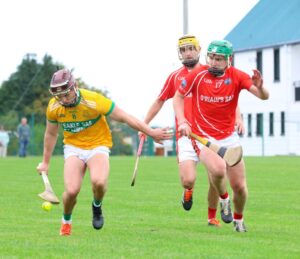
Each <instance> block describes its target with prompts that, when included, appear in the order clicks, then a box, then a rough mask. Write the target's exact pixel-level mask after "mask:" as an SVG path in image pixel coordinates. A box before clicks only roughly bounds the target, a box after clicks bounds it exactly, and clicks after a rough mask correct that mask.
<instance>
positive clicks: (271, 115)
mask: <svg viewBox="0 0 300 259" xmlns="http://www.w3.org/2000/svg"><path fill="white" fill-rule="evenodd" d="M269 135H270V136H274V113H273V112H270V113H269Z"/></svg>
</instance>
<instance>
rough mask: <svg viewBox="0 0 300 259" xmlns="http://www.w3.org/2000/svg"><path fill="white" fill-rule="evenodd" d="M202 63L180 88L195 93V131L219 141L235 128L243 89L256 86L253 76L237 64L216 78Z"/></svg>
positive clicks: (182, 90)
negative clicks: (237, 66)
mask: <svg viewBox="0 0 300 259" xmlns="http://www.w3.org/2000/svg"><path fill="white" fill-rule="evenodd" d="M207 68H208V67H207V66H201V67H200V68H197V69H195V70H193V71H192V72H191V73H190V74H189V75H187V76H186V77H185V80H183V81H182V84H181V85H180V87H179V88H178V90H179V92H180V93H181V94H183V95H184V96H187V95H190V94H191V93H192V96H193V98H192V99H193V101H192V104H193V107H192V111H193V121H192V131H193V132H194V133H195V134H197V135H199V136H201V137H206V138H207V137H209V136H210V137H213V138H215V139H217V140H220V139H224V138H226V137H228V136H230V135H231V134H232V133H233V132H234V131H235V128H234V125H235V112H236V108H237V104H238V97H239V94H240V91H241V90H242V89H246V90H249V88H250V87H251V86H252V85H253V83H252V80H251V78H250V76H249V75H248V74H246V73H244V72H242V71H241V70H238V69H236V68H234V67H229V68H228V69H226V71H225V73H224V75H223V76H220V77H215V76H213V75H212V74H210V73H209V72H208V70H207Z"/></svg>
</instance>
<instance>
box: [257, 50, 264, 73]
mask: <svg viewBox="0 0 300 259" xmlns="http://www.w3.org/2000/svg"><path fill="white" fill-rule="evenodd" d="M262 62H263V61H262V52H261V51H257V52H256V68H257V70H259V72H260V73H261V74H262V73H263V71H262V65H263V64H262Z"/></svg>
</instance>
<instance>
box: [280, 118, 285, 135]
mask: <svg viewBox="0 0 300 259" xmlns="http://www.w3.org/2000/svg"><path fill="white" fill-rule="evenodd" d="M280 125H281V127H280V134H281V136H284V135H285V114H284V112H281V113H280Z"/></svg>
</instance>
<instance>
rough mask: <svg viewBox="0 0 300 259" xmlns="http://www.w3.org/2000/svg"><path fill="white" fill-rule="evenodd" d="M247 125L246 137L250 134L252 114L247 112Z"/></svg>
mask: <svg viewBox="0 0 300 259" xmlns="http://www.w3.org/2000/svg"><path fill="white" fill-rule="evenodd" d="M247 123H248V124H247V127H248V137H251V136H252V115H251V114H248V121H247Z"/></svg>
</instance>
